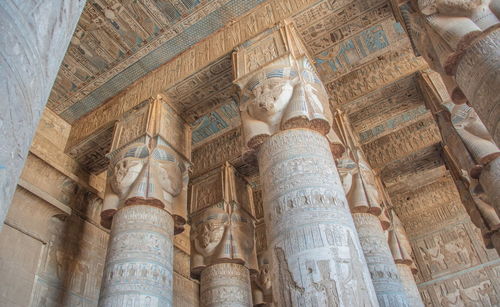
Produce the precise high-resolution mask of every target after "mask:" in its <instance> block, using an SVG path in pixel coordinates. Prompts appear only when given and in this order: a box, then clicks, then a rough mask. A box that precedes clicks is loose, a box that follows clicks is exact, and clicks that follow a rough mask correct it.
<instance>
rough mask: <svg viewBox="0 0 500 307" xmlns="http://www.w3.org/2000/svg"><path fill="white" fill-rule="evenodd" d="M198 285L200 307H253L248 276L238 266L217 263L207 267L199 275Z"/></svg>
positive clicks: (242, 267)
mask: <svg viewBox="0 0 500 307" xmlns="http://www.w3.org/2000/svg"><path fill="white" fill-rule="evenodd" d="M200 285H201V286H200V297H201V301H200V306H203V307H250V306H253V305H252V292H251V288H250V274H249V272H248V269H247V268H246V267H244V266H242V265H240V264H236V263H219V264H213V265H211V266H209V267H207V268H206V269H204V270H203V272H202V273H201V280H200Z"/></svg>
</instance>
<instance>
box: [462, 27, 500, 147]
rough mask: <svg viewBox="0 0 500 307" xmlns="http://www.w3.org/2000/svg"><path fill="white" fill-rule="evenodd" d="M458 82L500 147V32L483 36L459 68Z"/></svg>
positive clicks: (499, 30)
mask: <svg viewBox="0 0 500 307" xmlns="http://www.w3.org/2000/svg"><path fill="white" fill-rule="evenodd" d="M455 80H456V82H457V84H458V86H459V87H460V89H461V90H462V91H463V93H464V94H465V96H466V97H467V99H468V100H469V103H470V104H471V106H472V107H474V109H475V110H476V112H477V115H478V116H479V118H481V120H482V122H483V123H484V125H485V126H486V129H488V131H489V132H490V135H491V137H492V138H493V140H495V142H496V143H497V144H499V143H500V121H499V120H498V119H499V118H500V95H498V89H499V88H500V28H499V27H496V28H495V29H492V30H491V31H486V32H485V33H483V34H481V37H480V38H479V39H476V40H475V41H474V42H473V43H472V44H471V46H469V47H468V48H467V49H466V50H465V51H464V53H463V54H462V57H461V59H460V61H459V63H458V65H457V69H456V74H455Z"/></svg>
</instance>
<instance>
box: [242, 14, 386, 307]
mask: <svg viewBox="0 0 500 307" xmlns="http://www.w3.org/2000/svg"><path fill="white" fill-rule="evenodd" d="M233 59H234V67H235V76H236V80H235V83H236V84H238V85H239V86H240V88H241V90H242V93H241V102H240V111H241V118H242V121H243V128H244V132H245V144H246V145H247V146H248V147H249V148H250V149H251V150H253V152H254V153H255V154H256V155H257V158H258V164H259V173H260V178H261V185H262V194H263V206H264V217H265V223H266V227H267V240H268V247H269V252H270V256H271V258H272V261H271V262H272V263H271V279H272V289H273V299H274V302H275V304H276V305H277V306H287V307H288V306H289V307H293V306H378V303H377V299H376V295H375V292H374V290H373V285H372V283H371V280H370V275H369V272H368V268H367V266H366V262H365V259H364V256H363V252H362V249H361V246H360V243H359V238H358V235H357V233H356V229H355V227H354V223H353V221H352V217H351V215H350V212H349V207H348V204H347V200H346V198H345V194H344V191H343V189H342V184H341V182H340V178H339V174H338V172H337V168H336V166H335V163H334V160H333V157H332V153H331V148H330V142H329V139H333V138H332V135H331V134H330V135H329V133H331V130H330V127H331V124H332V116H331V113H330V111H329V105H328V95H327V93H326V90H325V89H324V87H323V85H322V83H321V81H320V80H319V78H318V76H317V74H316V72H315V70H314V68H313V66H312V65H311V64H310V61H309V59H308V58H307V57H306V55H305V48H304V46H303V45H302V44H301V42H300V40H299V38H298V36H297V35H296V33H295V30H294V29H293V27H292V26H291V25H288V24H286V25H279V26H276V27H275V28H273V29H270V30H269V31H266V32H264V33H262V34H261V35H260V36H258V37H256V38H254V39H252V40H250V41H248V42H246V43H245V44H243V45H241V46H239V47H238V48H237V50H236V52H235V53H234V56H233ZM325 136H326V137H325ZM250 154H251V153H250Z"/></svg>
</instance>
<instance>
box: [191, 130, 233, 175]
mask: <svg viewBox="0 0 500 307" xmlns="http://www.w3.org/2000/svg"><path fill="white" fill-rule="evenodd" d="M241 136H242V135H241V128H236V129H233V130H231V131H229V132H227V133H226V134H223V135H222V136H220V137H218V138H216V139H215V140H213V141H211V142H210V143H208V144H205V145H203V146H202V147H199V148H197V149H195V150H194V151H193V177H197V176H199V175H201V174H203V173H205V172H206V171H208V170H210V169H213V168H216V167H218V166H220V165H222V164H223V163H224V162H225V161H230V162H232V161H233V160H235V159H237V158H239V157H240V156H241V154H242V151H243V145H242V137H241Z"/></svg>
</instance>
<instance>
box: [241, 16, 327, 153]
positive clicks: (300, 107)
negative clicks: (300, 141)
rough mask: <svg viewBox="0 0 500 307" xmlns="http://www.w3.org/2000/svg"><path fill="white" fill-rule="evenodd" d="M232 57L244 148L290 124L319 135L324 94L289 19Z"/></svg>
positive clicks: (322, 127)
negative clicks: (239, 93) (238, 88)
mask: <svg viewBox="0 0 500 307" xmlns="http://www.w3.org/2000/svg"><path fill="white" fill-rule="evenodd" d="M233 62H234V75H235V78H236V80H235V81H234V83H236V84H237V85H238V86H239V87H240V88H241V101H240V111H241V118H242V121H243V127H244V132H245V141H246V144H247V145H248V147H250V148H257V147H259V145H260V144H262V143H263V142H264V140H265V139H266V138H267V137H269V136H271V135H273V134H275V133H276V132H279V131H281V130H286V129H291V128H308V129H312V130H316V131H318V132H320V133H322V134H323V135H326V134H327V133H328V132H329V131H330V127H331V124H332V115H331V112H330V108H329V102H328V94H327V92H326V90H325V88H324V86H323V84H322V83H321V81H320V79H319V77H318V75H317V73H316V71H315V69H314V66H313V65H312V64H311V61H310V60H309V58H308V56H307V53H306V49H305V47H304V46H303V44H302V43H301V41H300V39H299V37H298V35H297V34H296V32H295V29H294V28H293V26H292V25H291V24H288V23H284V24H281V25H278V26H276V27H274V28H272V29H270V30H268V31H265V32H264V33H262V34H261V35H259V36H257V37H256V38H254V39H252V40H249V41H247V42H246V43H244V44H243V45H241V46H239V47H238V48H236V51H235V52H234V54H233Z"/></svg>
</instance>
